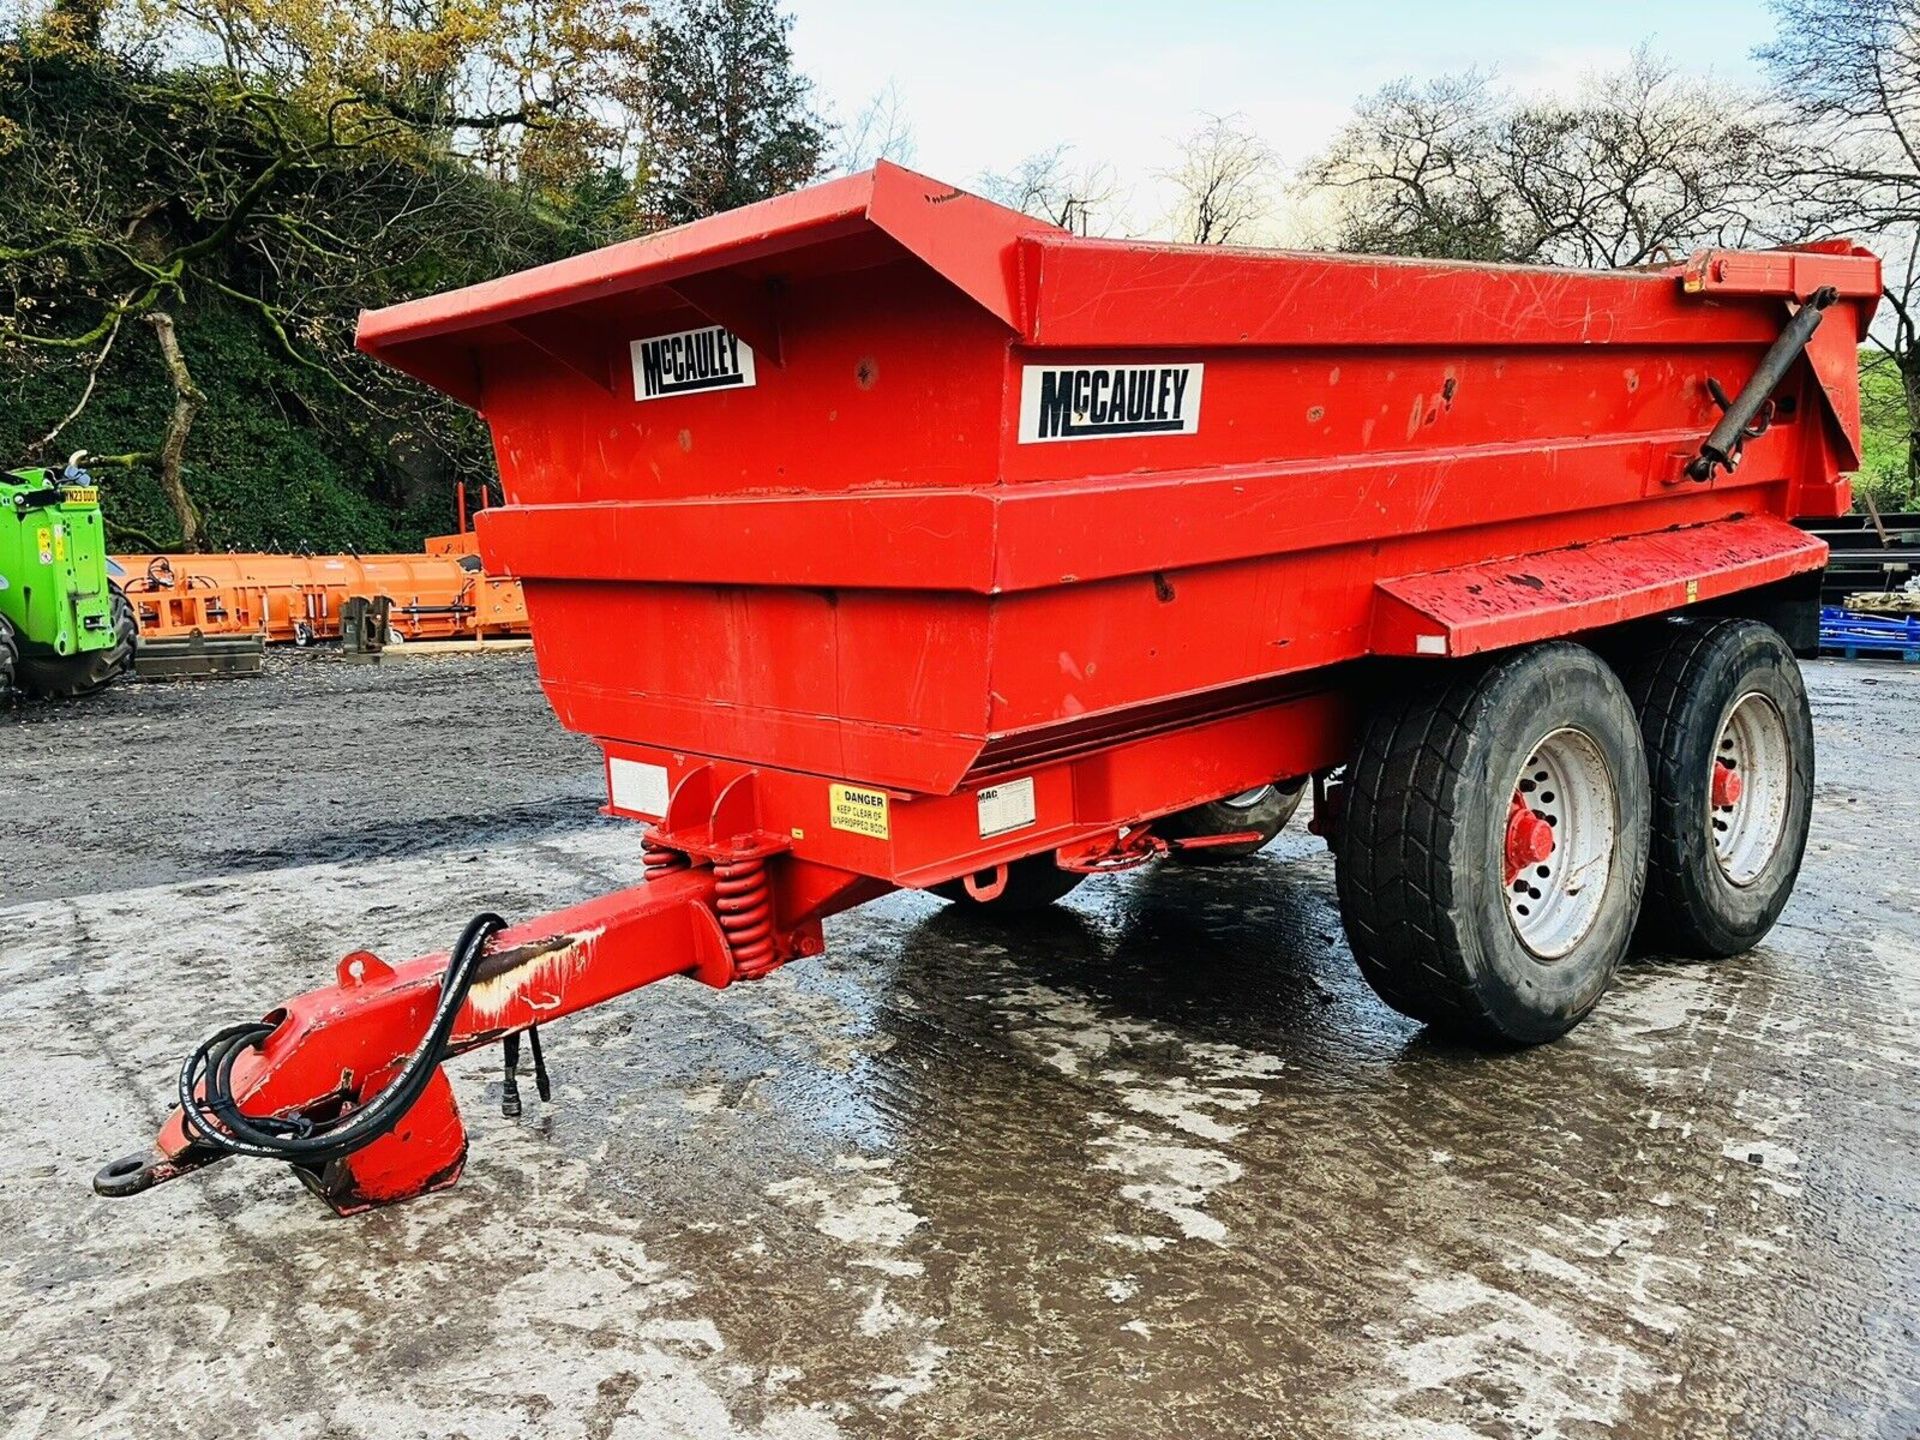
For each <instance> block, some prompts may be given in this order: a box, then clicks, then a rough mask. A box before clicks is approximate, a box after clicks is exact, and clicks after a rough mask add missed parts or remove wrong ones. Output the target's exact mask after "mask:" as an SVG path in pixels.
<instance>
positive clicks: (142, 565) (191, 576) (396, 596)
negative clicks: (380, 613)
mask: <svg viewBox="0 0 1920 1440" xmlns="http://www.w3.org/2000/svg"><path fill="white" fill-rule="evenodd" d="M114 561H115V563H116V564H118V565H119V566H120V567H121V569H122V571H123V572H124V576H125V578H124V579H123V581H122V586H123V588H124V589H125V590H126V592H127V598H128V599H129V600H131V601H132V602H133V607H134V615H135V618H136V619H137V620H138V622H139V625H140V636H141V639H142V640H143V641H169V640H180V639H185V638H187V637H189V636H190V635H191V634H192V633H193V632H194V631H196V630H197V631H199V632H200V633H201V634H202V635H205V636H215V635H258V636H260V637H261V638H262V639H264V640H265V641H267V643H269V644H284V643H292V644H296V645H309V644H312V643H313V642H315V641H317V640H333V639H338V638H339V635H340V607H341V606H342V604H344V603H345V602H346V601H348V600H350V599H354V598H358V597H365V598H367V599H374V598H377V597H381V596H384V597H386V598H387V599H388V600H389V601H390V602H391V608H390V609H389V611H388V617H389V625H390V626H391V628H392V630H393V631H394V633H395V634H396V635H398V636H399V638H401V639H402V640H475V639H478V640H485V639H499V638H503V637H507V636H518V635H525V634H526V633H527V606H526V600H525V597H524V596H523V595H522V594H521V590H520V582H519V581H518V580H516V579H513V578H511V577H506V576H497V575H488V574H487V573H486V572H485V571H484V570H483V569H482V568H481V564H480V556H479V552H478V549H477V546H476V544H475V541H474V537H473V534H472V532H470V531H469V532H467V533H465V534H460V535H441V536H435V537H433V538H431V539H429V540H428V541H427V548H426V552H425V553H423V554H393V555H270V554H260V553H253V554H246V553H234V554H225V555H117V556H115V557H114Z"/></svg>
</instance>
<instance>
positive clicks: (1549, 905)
mask: <svg viewBox="0 0 1920 1440" xmlns="http://www.w3.org/2000/svg"><path fill="white" fill-rule="evenodd" d="M1513 796H1514V798H1515V799H1516V800H1517V801H1518V802H1519V806H1518V811H1519V812H1524V814H1526V815H1530V816H1531V817H1532V821H1533V823H1534V824H1536V825H1538V824H1544V825H1545V826H1547V827H1548V828H1549V830H1550V831H1551V836H1552V842H1551V843H1552V849H1551V852H1550V853H1549V854H1547V855H1545V856H1531V857H1529V858H1528V859H1527V860H1526V861H1525V863H1523V864H1519V865H1518V866H1516V856H1515V855H1514V854H1513V853H1512V852H1511V849H1509V850H1508V851H1507V852H1506V853H1505V854H1504V855H1503V859H1504V860H1505V870H1506V872H1507V889H1506V895H1507V919H1508V920H1510V921H1511V922H1512V923H1513V931H1514V934H1515V935H1517V936H1518V937H1519V938H1520V943H1521V944H1522V945H1524V946H1526V947H1527V949H1528V951H1530V952H1531V953H1532V954H1533V955H1534V956H1536V957H1537V958H1539V959H1541V960H1557V959H1559V958H1560V957H1562V956H1564V955H1565V954H1567V952H1568V951H1570V950H1572V949H1573V948H1574V946H1576V945H1578V944H1579V943H1580V942H1581V941H1582V940H1583V939H1585V938H1586V935H1587V932H1588V931H1590V930H1591V929H1593V925H1594V922H1595V921H1596V920H1597V919H1599V917H1600V907H1601V905H1602V904H1603V903H1604V901H1605V900H1606V894H1607V877H1608V875H1609V874H1610V873H1611V871H1612V869H1613V850H1614V846H1615V844H1616V843H1617V842H1618V819H1617V809H1618V807H1617V805H1616V804H1615V796H1614V785H1613V772H1612V771H1611V770H1609V769H1608V768H1607V761H1606V757H1605V756H1604V755H1602V754H1601V753H1600V747H1599V746H1598V745H1596V744H1595V743H1594V741H1593V738H1592V737H1591V736H1590V735H1587V734H1586V733H1585V732H1584V731H1580V730H1573V729H1566V730H1555V731H1554V732H1552V733H1551V734H1550V735H1548V736H1546V737H1545V738H1544V739H1543V740H1541V741H1540V743H1539V744H1537V745H1536V746H1534V748H1533V753H1532V755H1531V756H1529V757H1528V759H1527V763H1526V764H1525V765H1524V766H1522V767H1521V770H1520V773H1519V774H1518V775H1517V776H1516V777H1515V778H1514V784H1513ZM1509 809H1510V815H1511V814H1512V813H1517V812H1516V811H1515V808H1514V807H1513V806H1512V804H1511V802H1510V806H1509ZM1521 823H1523V824H1525V823H1527V822H1525V821H1522V822H1521ZM1509 837H1510V838H1509V846H1511V844H1512V840H1511V824H1510V827H1509ZM1516 871H1517V873H1516Z"/></svg>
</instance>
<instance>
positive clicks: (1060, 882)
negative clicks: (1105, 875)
mask: <svg viewBox="0 0 1920 1440" xmlns="http://www.w3.org/2000/svg"><path fill="white" fill-rule="evenodd" d="M1086 878H1087V877H1086V876H1085V875H1082V874H1081V873H1080V872H1079V871H1077V870H1062V869H1061V868H1060V867H1059V866H1058V865H1056V864H1054V863H1053V856H1051V855H1029V856H1028V857H1027V858H1026V859H1024V860H1016V861H1014V862H1013V863H1012V864H1011V865H1009V866H1008V867H1007V884H1006V888H1005V889H1003V890H1002V891H1001V892H1000V893H999V894H998V895H996V896H994V897H993V899H991V900H976V899H974V897H973V896H971V895H969V894H968V893H967V884H966V881H964V880H947V881H944V882H943V883H941V884H939V885H933V886H929V887H928V893H929V894H933V895H938V896H939V897H940V898H941V899H942V900H951V901H953V902H954V903H955V904H956V905H960V906H963V907H965V908H966V909H968V910H977V911H979V912H981V913H982V914H992V915H1025V914H1029V913H1031V912H1032V911H1035V910H1044V909H1046V907H1047V906H1049V905H1051V904H1053V902H1054V901H1056V900H1059V899H1061V898H1063V897H1064V896H1066V895H1068V894H1070V893H1072V892H1073V890H1074V889H1076V888H1077V887H1078V886H1079V884H1080V882H1081V881H1082V880H1084V879H1086Z"/></svg>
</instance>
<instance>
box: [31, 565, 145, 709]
mask: <svg viewBox="0 0 1920 1440" xmlns="http://www.w3.org/2000/svg"><path fill="white" fill-rule="evenodd" d="M108 583H109V584H110V585H111V588H112V591H113V594H112V598H111V600H110V602H109V608H110V611H111V614H112V620H113V643H112V644H111V645H107V646H103V647H102V648H100V649H98V650H87V651H83V652H82V653H80V654H78V655H61V656H57V657H52V658H45V657H41V656H35V655H23V656H21V657H20V667H19V679H20V684H21V687H22V688H23V689H25V690H29V691H31V692H32V693H33V694H35V695H43V696H46V697H49V698H53V699H59V698H65V697H70V696H75V695H90V694H92V693H93V692H94V691H95V690H99V689H102V688H104V687H105V686H107V685H110V684H112V683H113V681H114V680H115V679H116V678H117V677H118V676H120V675H121V674H123V673H124V672H126V671H128V670H131V669H132V668H133V647H134V644H135V642H136V640H137V639H138V636H139V633H140V629H139V625H138V623H137V622H136V621H135V619H134V616H133V606H132V604H130V603H129V602H128V600H127V597H126V595H125V594H124V593H122V591H121V589H120V587H119V586H118V585H112V582H108Z"/></svg>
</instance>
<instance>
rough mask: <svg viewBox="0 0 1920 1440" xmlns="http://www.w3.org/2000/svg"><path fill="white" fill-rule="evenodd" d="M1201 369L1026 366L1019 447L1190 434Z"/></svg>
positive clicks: (1197, 405) (1197, 411) (1022, 376)
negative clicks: (1064, 441) (1052, 442)
mask: <svg viewBox="0 0 1920 1440" xmlns="http://www.w3.org/2000/svg"><path fill="white" fill-rule="evenodd" d="M1205 369H1206V367H1205V366H1204V365H1026V366H1023V367H1021V372H1020V443H1021V444H1022V445H1033V444H1037V443H1039V442H1042V441H1047V440H1112V439H1117V438H1119V437H1120V436H1123V435H1191V434H1193V432H1194V431H1196V430H1198V429H1199V428H1200V376H1201V372H1202V371H1203V370H1205Z"/></svg>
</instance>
